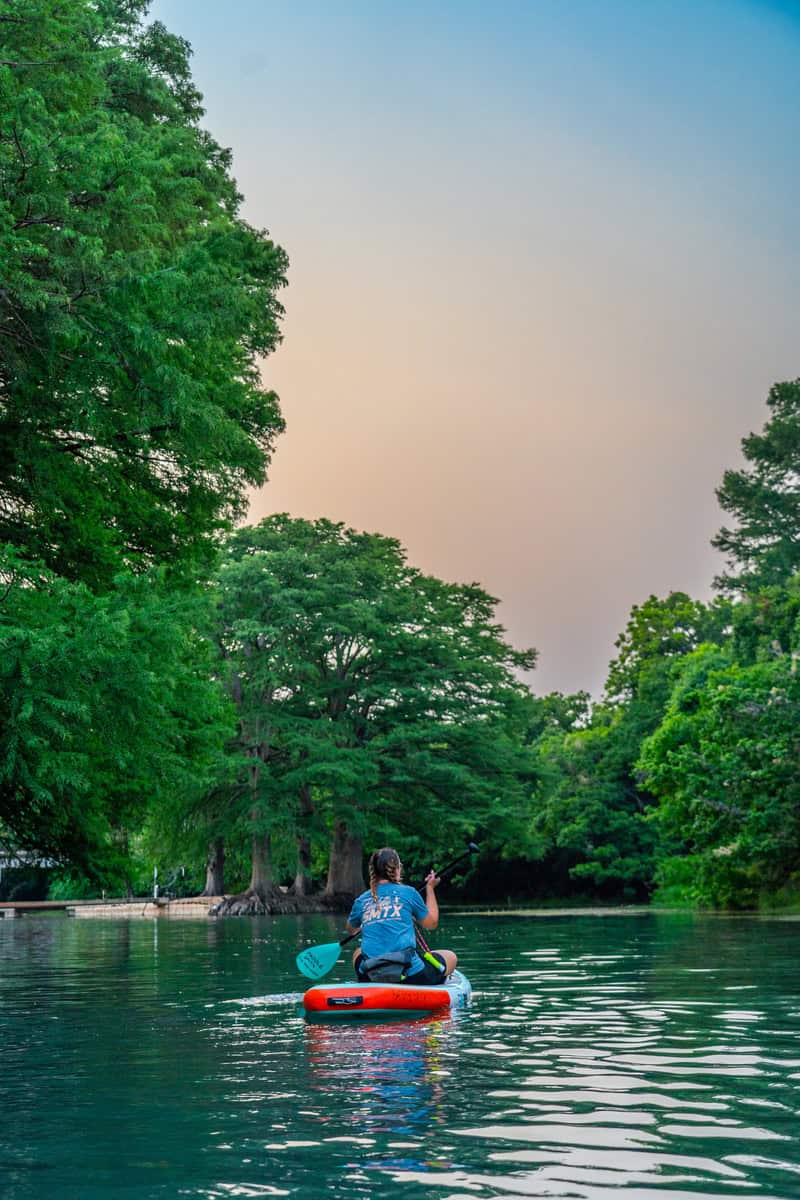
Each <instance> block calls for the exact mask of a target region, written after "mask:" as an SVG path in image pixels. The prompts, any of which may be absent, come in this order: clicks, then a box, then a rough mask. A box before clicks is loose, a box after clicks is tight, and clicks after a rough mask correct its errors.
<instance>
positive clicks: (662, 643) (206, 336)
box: [0, 0, 800, 911]
mask: <svg viewBox="0 0 800 1200" xmlns="http://www.w3.org/2000/svg"><path fill="white" fill-rule="evenodd" d="M146 8H147V5H146V3H145V2H144V0H104V3H103V4H102V5H99V4H96V3H90V2H89V0H38V2H37V4H36V5H32V6H28V8H25V7H24V6H23V8H22V9H20V14H19V17H18V18H17V17H15V18H14V19H13V20H12V19H9V20H7V21H4V22H2V23H0V40H2V54H1V55H0V60H1V61H2V63H3V65H2V66H0V114H2V115H0V212H1V213H2V216H3V220H2V221H1V222H0V263H2V267H1V268H0V270H1V271H2V277H0V299H1V300H2V311H0V847H2V848H3V849H4V850H6V851H8V852H10V853H11V852H21V853H28V854H31V855H33V856H38V857H39V858H40V859H47V860H54V861H56V862H57V863H58V864H59V866H58V868H57V870H56V877H55V879H52V878H51V882H50V886H51V888H52V890H53V891H54V892H60V893H62V894H63V893H71V894H73V895H77V894H81V893H83V894H90V893H97V892H99V890H100V889H102V888H105V889H106V890H108V891H116V892H118V893H123V892H125V891H126V890H132V891H137V892H141V891H144V890H146V889H147V888H148V887H149V886H150V883H151V880H152V872H153V867H154V866H157V867H158V868H159V871H160V879H161V881H162V883H163V882H165V881H169V880H170V879H171V878H172V880H173V882H175V883H176V886H180V888H181V890H183V891H205V892H206V893H207V894H221V893H222V892H223V891H227V892H229V893H231V892H240V893H242V895H241V897H240V899H239V902H238V907H239V908H240V909H242V908H243V909H245V910H249V911H263V910H264V909H270V908H274V907H276V906H280V905H284V906H285V905H286V904H288V903H290V902H291V901H294V903H295V904H296V905H297V906H298V907H302V906H303V905H304V904H309V903H311V900H310V899H309V897H312V896H314V895H324V897H325V898H326V901H325V902H327V903H330V904H331V905H336V904H341V903H344V902H345V897H347V896H349V895H351V894H352V893H353V892H354V891H356V890H358V889H359V888H360V887H361V883H362V867H363V856H364V852H365V850H368V849H369V848H371V847H372V846H374V845H376V844H386V843H393V842H394V843H397V844H398V845H399V846H400V847H401V850H402V855H403V859H404V862H405V863H406V873H407V877H409V878H411V879H414V878H416V874H417V873H421V872H422V871H423V870H424V869H426V868H427V867H428V866H429V865H430V864H431V863H432V862H433V861H435V859H436V858H437V857H439V856H444V855H451V854H453V853H454V852H455V853H457V852H458V850H459V849H460V848H461V847H462V846H463V844H464V842H465V841H466V840H468V839H474V840H478V841H480V842H481V844H482V849H483V852H482V855H481V856H480V859H479V861H478V864H477V865H476V866H475V867H474V868H473V870H472V873H471V875H469V876H468V877H467V878H466V879H464V880H462V882H461V886H460V888H459V887H456V888H455V889H454V891H453V892H452V893H451V895H453V896H457V897H461V898H464V899H473V900H493V901H497V900H505V899H509V900H516V901H519V900H537V901H544V900H554V901H555V900H559V899H576V898H581V899H587V900H606V901H617V900H621V899H636V900H645V899H648V898H650V897H651V896H655V897H656V899H658V900H662V901H668V902H679V903H688V904H706V905H715V906H726V907H727V906H736V907H749V906H754V905H757V904H759V903H762V902H765V903H770V904H775V903H789V902H792V901H793V900H794V898H795V897H796V893H797V890H798V872H800V803H799V802H798V801H799V798H798V795H797V789H798V750H800V732H798V731H800V720H798V718H799V717H800V679H799V678H798V674H797V669H796V668H797V656H798V654H800V629H799V627H798V614H799V613H800V382H793V383H784V384H779V385H777V386H776V387H775V388H773V390H772V392H771V393H770V396H769V400H768V406H769V414H768V419H767V423H766V425H765V427H764V430H763V432H762V433H761V434H758V435H751V436H749V437H747V438H746V439H745V440H744V442H743V450H744V455H745V461H746V466H745V467H744V468H743V469H741V470H732V471H729V472H727V473H726V475H725V477H724V479H723V482H722V485H721V486H720V488H719V489H718V493H717V494H718V497H719V500H720V503H721V505H722V508H723V510H724V511H725V512H726V513H727V514H729V517H730V521H731V528H724V529H722V530H721V531H720V533H719V534H718V536H717V537H716V539H715V544H716V545H717V546H718V547H719V549H721V550H722V551H723V553H724V556H725V559H726V561H727V572H726V574H725V575H724V576H722V577H721V578H720V579H718V580H717V581H716V588H717V597H718V598H717V599H716V600H715V601H714V602H713V603H711V604H708V605H704V604H701V603H699V602H697V601H694V600H692V599H690V598H689V597H688V596H686V595H684V594H683V593H678V592H676V593H670V594H669V595H668V596H667V597H665V598H663V599H658V598H656V597H654V596H651V597H650V598H649V599H647V600H645V601H644V602H643V603H641V604H637V605H635V606H634V607H633V609H632V611H631V616H630V620H629V621H628V624H627V626H626V628H625V630H624V631H623V632H622V633H621V635H620V637H619V639H618V641H617V644H616V646H617V655H616V657H615V659H614V660H613V662H612V663H611V665H610V668H609V674H608V679H607V682H606V687H605V692H604V696H603V699H602V700H601V701H600V702H599V703H595V704H592V703H591V702H590V699H589V697H588V696H587V695H586V694H583V693H580V694H578V695H574V696H564V695H561V694H558V693H555V694H551V695H547V696H537V695H535V694H534V693H532V692H531V691H530V690H529V688H528V687H527V686H526V685H525V684H524V683H523V682H521V680H522V678H523V677H524V674H525V672H527V671H528V670H530V668H531V667H533V665H534V663H535V657H536V655H535V652H534V651H532V650H517V649H515V648H513V647H512V646H510V645H509V644H508V642H507V641H506V639H505V635H504V631H503V629H502V627H501V626H499V625H498V623H497V620H496V617H495V610H496V606H497V601H496V600H495V599H494V598H493V597H491V596H489V595H487V594H486V593H485V592H484V591H483V590H482V589H481V588H480V587H478V586H477V585H474V584H470V585H456V584H447V583H444V582H442V581H441V580H438V579H436V578H433V577H432V576H428V575H424V574H423V573H422V572H420V571H417V570H415V569H414V568H413V567H411V566H410V565H409V564H408V562H407V560H406V556H405V553H404V551H403V549H402V547H401V546H400V545H399V544H398V543H397V542H396V541H394V540H393V539H391V538H388V537H385V536H382V535H380V534H368V533H359V532H356V531H354V530H351V529H347V528H345V527H343V526H342V525H339V524H335V523H333V522H330V521H327V520H324V519H322V520H318V521H315V522H311V521H303V520H296V519H292V518H291V517H289V516H286V515H279V516H275V517H271V518H269V519H268V520H266V521H263V522H261V524H260V525H258V526H256V527H254V528H252V527H242V528H238V529H236V530H235V532H232V530H233V529H234V527H235V525H236V522H237V521H238V520H240V519H241V518H242V516H243V515H244V512H245V507H246V505H245V493H246V489H247V488H248V487H251V486H253V485H257V484H259V483H260V482H262V481H263V479H264V477H265V471H266V467H267V465H268V461H269V457H270V454H271V452H272V448H273V445H274V442H275V439H276V438H277V436H278V435H279V434H280V432H281V429H282V421H281V416H280V410H279V405H278V400H277V397H276V396H275V395H274V394H273V393H271V392H269V391H265V390H264V389H263V387H262V385H261V382H260V376H259V370H258V363H259V360H260V358H261V357H263V356H264V355H267V354H268V353H269V352H270V351H271V350H272V349H274V347H275V346H276V345H277V344H278V342H279V340H280V318H281V313H282V310H281V306H280V303H279V299H278V297H279V294H280V289H281V288H282V286H283V285H284V282H285V274H286V269H287V260H286V256H285V254H284V252H283V251H282V250H281V249H280V247H279V246H277V245H275V243H274V242H272V241H271V240H270V238H269V237H268V235H267V234H266V233H265V232H264V231H260V230H256V229H253V228H251V227H250V226H249V225H247V223H246V222H245V221H244V220H243V219H242V216H241V212H240V204H241V197H240V196H239V195H238V193H237V190H236V186H235V183H234V181H233V179H232V177H231V174H230V162H229V156H228V154H227V152H226V151H224V150H222V149H221V148H220V147H219V146H218V145H217V144H216V143H215V142H214V141H213V139H212V138H211V137H210V136H209V135H208V134H207V133H206V132H205V131H204V130H203V129H202V128H201V126H200V119H201V116H202V109H201V107H200V99H201V98H200V96H199V95H198V93H197V91H196V90H195V88H194V86H193V84H192V81H191V76H190V73H189V67H188V55H189V49H188V46H187V45H186V43H185V42H184V41H183V40H182V39H180V38H177V37H174V36H173V35H171V34H169V33H168V32H167V30H166V29H164V27H163V26H162V25H161V24H160V23H158V22H156V23H154V24H151V25H146V24H145V23H144V14H145V12H146ZM179 865H183V866H184V867H185V871H184V873H183V875H181V876H180V877H178V876H177V875H176V869H177V867H178V866H179ZM23 882H24V881H23ZM286 889H288V891H287V890H286Z"/></svg>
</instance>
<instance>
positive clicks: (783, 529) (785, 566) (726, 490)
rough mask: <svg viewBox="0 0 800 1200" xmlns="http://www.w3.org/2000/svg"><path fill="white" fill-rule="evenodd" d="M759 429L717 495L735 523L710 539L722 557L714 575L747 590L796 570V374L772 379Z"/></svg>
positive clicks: (799, 441)
mask: <svg viewBox="0 0 800 1200" xmlns="http://www.w3.org/2000/svg"><path fill="white" fill-rule="evenodd" d="M767 407H768V408H769V410H770V414H771V415H770V418H769V420H768V421H767V422H766V424H765V426H764V429H763V432H762V433H751V434H750V435H749V436H748V437H746V438H744V439H743V441H742V451H743V453H744V457H745V458H746V460H747V462H748V464H749V465H748V466H747V467H745V468H743V469H737V470H729V471H726V472H725V474H724V476H723V480H722V484H721V486H720V487H719V488H718V489H717V498H718V500H719V502H720V504H721V505H722V507H723V509H724V510H725V512H727V513H730V515H731V516H732V517H733V518H734V520H735V522H736V524H735V526H734V527H733V528H730V529H729V528H728V527H727V526H725V527H723V528H722V529H721V530H720V531H719V533H718V534H717V535H716V537H715V538H713V539H712V545H714V546H715V547H716V548H717V549H718V550H721V551H722V552H723V554H725V555H726V557H727V566H728V571H727V572H726V573H724V574H722V575H721V576H719V578H718V579H717V581H716V582H717V585H718V587H719V588H720V589H722V590H723V591H727V592H743V593H747V594H752V593H754V592H757V591H759V590H760V589H762V588H764V587H769V586H771V585H774V584H783V583H785V582H786V580H787V579H788V578H789V577H790V576H791V575H793V574H795V572H797V571H798V570H800V380H793V381H792V382H789V383H776V384H775V386H774V387H773V388H772V389H771V390H770V393H769V397H768V399H767Z"/></svg>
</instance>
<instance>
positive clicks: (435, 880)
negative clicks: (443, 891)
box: [425, 871, 442, 888]
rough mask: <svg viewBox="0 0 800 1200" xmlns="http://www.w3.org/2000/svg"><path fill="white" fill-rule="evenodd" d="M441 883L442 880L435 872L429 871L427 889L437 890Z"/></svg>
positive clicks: (426, 877)
mask: <svg viewBox="0 0 800 1200" xmlns="http://www.w3.org/2000/svg"><path fill="white" fill-rule="evenodd" d="M441 882H442V881H441V879H440V878H439V876H438V875H437V874H436V872H435V871H428V874H427V875H426V876H425V887H430V888H435V887H437V886H438V885H439V884H440V883H441Z"/></svg>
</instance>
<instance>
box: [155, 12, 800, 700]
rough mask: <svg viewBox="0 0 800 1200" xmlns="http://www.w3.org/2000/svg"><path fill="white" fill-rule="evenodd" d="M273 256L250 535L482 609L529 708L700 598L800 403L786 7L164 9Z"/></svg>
mask: <svg viewBox="0 0 800 1200" xmlns="http://www.w3.org/2000/svg"><path fill="white" fill-rule="evenodd" d="M152 15H153V16H154V17H157V18H159V19H161V20H163V21H164V22H165V23H166V24H167V26H168V27H169V28H170V30H172V31H173V32H175V33H179V34H181V35H182V36H184V37H186V38H187V39H188V40H189V42H190V43H191V44H192V46H193V48H194V52H195V53H194V75H195V80H196V82H197V85H198V86H199V88H200V89H201V91H202V92H203V94H204V96H205V103H206V108H207V117H206V120H205V124H206V126H207V127H208V128H209V129H210V131H211V132H212V133H213V134H214V136H215V137H216V138H217V140H218V141H220V142H221V143H222V144H223V145H226V146H230V147H231V149H232V151H233V155H234V173H235V175H236V177H237V179H238V181H239V186H240V189H241V190H242V192H243V193H244V195H245V197H246V203H245V215H246V216H247V218H248V220H250V221H251V222H252V223H253V224H255V225H258V226H266V227H267V228H269V230H270V232H271V234H272V235H273V237H274V238H275V239H276V240H277V241H279V242H280V243H281V245H282V246H284V248H285V249H286V250H287V252H288V254H289V257H290V260H291V268H290V274H289V288H288V289H287V291H286V292H285V294H284V302H285V305H286V320H285V325H284V334H285V340H284V344H283V346H282V347H281V348H280V350H279V351H278V352H277V353H276V354H275V355H274V356H273V357H272V358H271V359H270V360H268V362H267V363H266V364H265V367H264V378H265V381H266V383H267V384H268V385H269V386H270V387H274V388H275V389H276V390H277V391H278V393H279V394H280V396H281V400H282V406H283V411H284V415H285V417H286V421H287V432H286V433H285V434H284V436H283V437H282V438H281V439H280V441H279V443H278V447H277V452H276V455H275V459H274V462H273V466H272V469H271V472H270V482H269V484H268V485H267V486H266V487H265V488H264V489H263V490H262V491H261V492H259V493H258V494H257V495H255V496H254V497H253V502H252V507H251V513H250V517H251V519H252V520H257V519H259V518H260V517H262V516H264V515H266V514H268V513H271V512H278V511H287V512H290V513H292V514H294V515H296V516H304V517H317V516H326V517H330V518H332V519H334V520H340V521H344V522H346V523H347V524H349V525H352V526H354V527H356V528H358V529H368V530H373V531H379V532H382V533H386V534H391V535H393V536H395V537H397V538H399V539H400V540H401V542H402V543H403V544H404V545H405V546H406V548H407V550H408V554H409V558H410V560H411V561H412V562H413V563H414V564H415V565H417V566H419V567H421V568H422V569H424V570H426V571H429V572H432V573H433V574H436V575H439V576H441V577H442V578H445V579H449V580H461V581H470V582H471V581H473V580H474V581H477V582H479V583H480V584H481V585H482V586H483V587H485V588H486V589H487V590H488V591H489V592H491V593H492V595H494V596H497V597H499V598H500V599H501V601H502V604H501V607H500V618H501V620H502V621H503V623H504V624H505V625H506V627H507V629H508V632H509V636H510V638H511V640H512V641H514V642H515V644H517V645H519V646H529V645H533V646H536V647H537V648H538V649H539V651H540V661H539V666H538V668H537V670H536V672H535V673H534V675H533V676H532V677H531V684H532V686H533V688H534V690H535V691H537V692H540V693H541V692H546V691H550V690H552V689H559V690H562V691H574V690H577V689H579V688H586V689H589V690H591V691H593V692H594V693H595V694H598V695H599V693H600V692H601V690H602V685H603V681H604V678H605V674H606V668H607V665H608V662H609V660H610V658H611V657H612V655H613V653H614V647H613V643H614V639H615V637H616V635H617V634H618V633H619V631H620V630H621V629H622V628H623V627H624V625H625V622H626V620H627V616H628V613H629V610H630V608H631V606H632V605H633V604H634V603H639V602H641V601H643V600H644V599H646V598H647V596H648V595H649V594H650V593H656V594H658V595H664V594H666V593H667V592H668V591H670V590H671V589H672V590H684V591H688V592H689V593H691V594H692V595H694V596H697V597H699V598H703V599H704V598H708V596H709V595H710V582H711V579H712V577H713V575H714V573H715V572H716V571H717V570H719V568H720V565H721V564H720V562H719V560H718V558H717V556H716V555H715V554H714V553H713V551H712V550H711V548H710V546H709V538H710V537H711V536H712V534H713V533H714V532H715V531H716V530H717V528H718V527H719V525H720V524H721V522H722V520H723V517H722V514H721V512H720V511H719V508H718V506H717V503H716V500H715V497H714V488H715V486H716V485H717V484H718V483H719V482H720V479H721V476H722V472H723V470H724V469H725V468H726V467H727V466H731V465H735V464H736V463H738V462H739V442H740V440H741V438H742V437H743V436H744V435H745V434H747V433H748V432H749V431H750V430H752V429H757V428H760V427H761V425H762V424H763V422H764V419H765V416H766V409H765V406H764V401H765V398H766V394H767V391H768V388H769V386H770V384H771V383H772V382H773V381H775V380H778V379H786V378H795V377H797V376H798V375H800V345H798V339H797V315H798V301H799V300H800V271H798V267H800V261H799V260H800V253H799V245H798V237H797V207H798V199H797V196H798V183H800V178H799V177H800V165H799V159H798V147H799V146H800V136H799V135H800V103H798V101H800V94H799V93H800V5H797V4H789V3H777V2H776V3H767V2H765V0H762V2H755V0H749V2H745V0H720V2H706V0H646V2H645V0H528V2H526V3H522V2H517V0H498V2H497V3H489V0H485V2H483V3H473V2H469V0H462V2H459V3H455V2H452V0H444V2H434V0H428V2H427V3H418V2H416V0H404V2H402V3H401V2H400V0H393V2H392V3H388V2H386V0H371V2H369V3H356V2H351V0H337V2H334V0H327V2H320V0H294V2H292V3H289V2H288V0H228V3H226V4H220V3H219V0H213V2H212V0H157V3H156V4H155V5H154V7H153V10H152Z"/></svg>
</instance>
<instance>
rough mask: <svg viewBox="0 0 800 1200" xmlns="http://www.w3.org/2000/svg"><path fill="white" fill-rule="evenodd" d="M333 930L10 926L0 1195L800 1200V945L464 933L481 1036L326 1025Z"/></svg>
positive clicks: (679, 927)
mask: <svg viewBox="0 0 800 1200" xmlns="http://www.w3.org/2000/svg"><path fill="white" fill-rule="evenodd" d="M337 929H338V925H337V924H336V923H335V922H333V921H332V920H328V919H327V918H323V917H319V918H306V919H295V918H290V917H282V918H274V919H271V920H270V919H269V918H267V919H263V920H252V921H249V920H228V921H223V922H219V923H213V922H207V921H177V920H176V921H172V922H168V921H166V920H162V921H158V922H156V921H153V922H146V921H135V922H134V921H119V922H111V921H88V920H87V921H73V920H69V919H66V918H60V917H58V918H50V919H48V918H44V917H39V918H30V917H25V918H23V919H21V920H17V921H13V922H12V921H6V922H1V923H0V1053H1V1055H2V1057H1V1058H0V1064H1V1072H0V1114H1V1115H2V1121H0V1196H2V1197H3V1198H4V1200H29V1198H36V1200H40V1198H45V1200H49V1197H54V1198H56V1197H57V1198H58V1200H73V1198H74V1200H101V1198H102V1200H105V1198H116V1197H119V1198H121V1200H122V1198H125V1197H131V1198H133V1197H135V1198H137V1200H147V1198H149V1197H154V1198H155V1197H159V1198H160V1197H230V1196H257V1197H263V1196H291V1197H301V1198H303V1200H307V1198H310V1197H317V1196H322V1195H323V1194H324V1193H327V1194H328V1195H330V1196H333V1197H348V1198H349V1197H366V1196H378V1195H382V1196H385V1195H386V1194H387V1193H388V1192H389V1191H391V1192H392V1194H393V1195H397V1196H398V1197H401V1198H403V1200H406V1198H408V1200H417V1198H420V1200H421V1198H429V1197H430V1198H437V1200H455V1198H456V1197H458V1198H465V1200H466V1198H468V1197H476V1198H479V1200H480V1198H489V1197H503V1198H504V1200H514V1198H515V1197H528V1196H555V1197H576V1198H581V1200H610V1197H611V1196H612V1193H613V1194H614V1195H615V1197H616V1195H617V1193H620V1194H621V1196H622V1197H624V1200H682V1198H689V1197H698V1196H702V1197H708V1198H712V1197H713V1198H715V1200H716V1198H717V1197H719V1198H720V1200H721V1198H723V1197H724V1198H725V1200H727V1198H728V1197H737V1198H739V1200H748V1198H751V1197H759V1198H764V1200H766V1198H768V1197H769V1198H774V1197H782V1198H784V1200H791V1198H797V1197H800V1117H799V1115H798V1111H799V1110H800V988H799V987H798V985H799V984H800V967H798V938H799V937H800V922H796V921H789V920H787V921H780V920H755V919H752V920H751V919H731V918H710V917H694V916H683V915H670V916H665V915H658V914H652V915H647V916H619V917H615V916H603V917H600V916H598V917H595V916H591V915H586V916H579V917H574V916H573V917H555V916H554V917H547V918H534V919H529V918H515V917H502V918H485V917H484V918H480V917H465V916H458V917H455V916H453V915H449V916H445V918H444V920H443V932H444V935H445V936H444V939H443V940H444V942H445V943H448V944H451V945H453V947H454V948H455V949H456V950H457V951H458V952H459V955H460V957H461V961H462V965H463V966H464V968H465V970H466V972H467V974H468V975H469V976H470V978H471V979H472V981H473V985H474V987H475V993H476V994H475V999H474V1003H473V1006H472V1008H471V1010H470V1011H468V1012H466V1013H464V1014H462V1015H460V1016H453V1017H444V1018H436V1019H428V1020H417V1021H408V1022H402V1021H395V1022H386V1023H361V1024H349V1025H344V1024H339V1025H330V1024H328V1025H322V1024H310V1023H307V1022H306V1021H305V1020H304V1019H303V1017H302V1016H301V1015H300V1014H299V1012H298V1007H297V1000H298V998H299V995H298V993H299V991H300V988H301V980H300V979H299V978H298V976H297V973H296V971H295V969H294V956H295V954H296V953H297V950H298V949H300V948H301V947H302V946H305V945H307V944H309V943H311V942H314V941H328V940H331V939H332V937H333V935H334V934H335V932H336V930H337ZM345 977H346V973H345V968H344V966H340V967H339V968H337V971H336V972H334V973H333V974H332V976H331V979H333V980H335V979H343V978H345Z"/></svg>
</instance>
